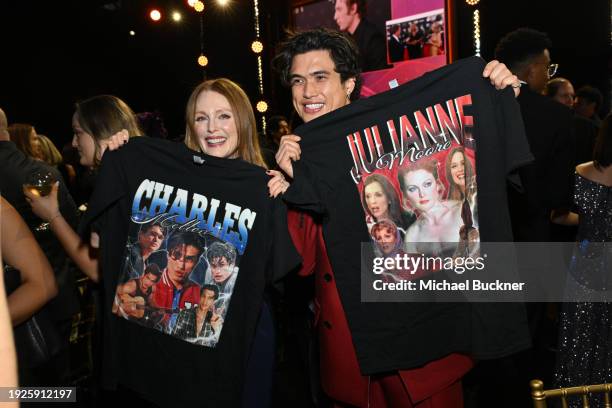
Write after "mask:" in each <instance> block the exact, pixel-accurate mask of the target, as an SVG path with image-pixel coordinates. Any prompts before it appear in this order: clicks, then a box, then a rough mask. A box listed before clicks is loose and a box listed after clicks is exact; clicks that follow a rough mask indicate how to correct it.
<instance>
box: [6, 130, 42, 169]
mask: <svg viewBox="0 0 612 408" xmlns="http://www.w3.org/2000/svg"><path fill="white" fill-rule="evenodd" d="M8 132H9V134H10V137H11V142H13V143H15V146H17V148H18V149H19V150H21V151H22V152H23V154H25V155H26V156H28V157H31V158H33V159H35V160H42V159H43V153H42V150H41V147H40V139H39V138H38V135H37V134H36V130H35V129H34V126H32V125H29V124H27V123H13V124H12V125H11V126H9V127H8Z"/></svg>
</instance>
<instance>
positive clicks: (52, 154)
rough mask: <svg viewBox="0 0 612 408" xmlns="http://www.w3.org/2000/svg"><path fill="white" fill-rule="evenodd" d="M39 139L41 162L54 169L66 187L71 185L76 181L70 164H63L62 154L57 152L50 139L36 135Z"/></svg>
mask: <svg viewBox="0 0 612 408" xmlns="http://www.w3.org/2000/svg"><path fill="white" fill-rule="evenodd" d="M38 137H39V139H40V150H41V152H42V161H44V162H45V163H47V164H48V165H49V166H53V167H55V168H56V169H57V170H58V171H59V172H60V173H61V175H62V177H63V178H64V181H65V182H66V184H67V185H69V186H70V185H73V184H74V182H75V181H76V172H75V170H74V167H72V166H71V165H70V164H67V163H64V158H63V157H62V154H61V153H60V152H59V150H57V147H55V144H54V143H53V141H52V140H51V139H49V138H48V137H47V136H45V135H41V134H39V135H38Z"/></svg>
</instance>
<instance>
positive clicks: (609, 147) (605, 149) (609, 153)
mask: <svg viewBox="0 0 612 408" xmlns="http://www.w3.org/2000/svg"><path fill="white" fill-rule="evenodd" d="M593 164H594V165H595V168H596V169H597V170H603V169H604V168H605V167H608V166H609V165H611V164H612V114H609V115H608V116H607V117H606V118H605V119H604V120H603V121H602V122H601V128H599V134H598V135H597V139H595V148H594V149H593Z"/></svg>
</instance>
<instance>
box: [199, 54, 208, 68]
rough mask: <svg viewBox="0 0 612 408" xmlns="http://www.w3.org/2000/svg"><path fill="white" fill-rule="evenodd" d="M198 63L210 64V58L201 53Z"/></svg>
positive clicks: (202, 65)
mask: <svg viewBox="0 0 612 408" xmlns="http://www.w3.org/2000/svg"><path fill="white" fill-rule="evenodd" d="M198 64H199V65H200V66H201V67H205V66H207V65H208V58H206V56H205V55H204V54H200V56H199V57H198Z"/></svg>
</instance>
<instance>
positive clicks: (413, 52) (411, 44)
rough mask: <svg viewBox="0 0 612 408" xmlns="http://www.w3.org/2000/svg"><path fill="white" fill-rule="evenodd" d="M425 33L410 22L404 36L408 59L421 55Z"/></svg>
mask: <svg viewBox="0 0 612 408" xmlns="http://www.w3.org/2000/svg"><path fill="white" fill-rule="evenodd" d="M424 42H425V34H424V33H423V31H422V30H421V29H420V28H419V26H418V25H417V24H416V23H410V28H409V29H408V37H406V48H408V59H411V60H413V59H417V58H421V57H422V56H423V43H424Z"/></svg>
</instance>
